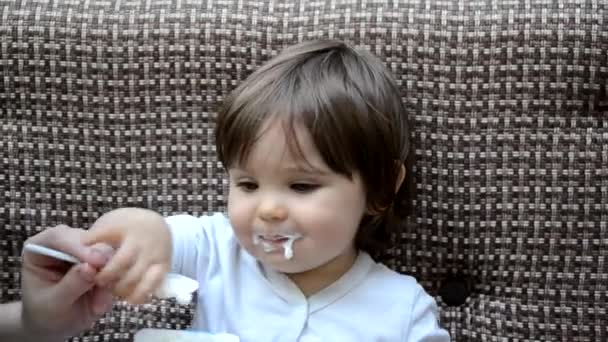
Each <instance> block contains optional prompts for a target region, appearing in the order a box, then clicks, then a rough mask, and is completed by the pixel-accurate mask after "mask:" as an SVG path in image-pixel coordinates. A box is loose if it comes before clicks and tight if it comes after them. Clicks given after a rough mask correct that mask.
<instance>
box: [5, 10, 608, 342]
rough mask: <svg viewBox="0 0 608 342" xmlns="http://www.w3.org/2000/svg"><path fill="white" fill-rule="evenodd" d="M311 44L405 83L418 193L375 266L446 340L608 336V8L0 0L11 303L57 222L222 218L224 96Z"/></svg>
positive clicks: (184, 320) (110, 324)
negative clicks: (330, 44) (152, 215)
mask: <svg viewBox="0 0 608 342" xmlns="http://www.w3.org/2000/svg"><path fill="white" fill-rule="evenodd" d="M309 39H341V40H345V41H348V42H350V43H351V44H354V45H356V46H358V47H360V48H363V49H368V50H370V51H371V52H373V53H374V54H376V55H377V56H378V57H380V58H381V59H382V61H383V62H384V63H385V64H386V65H387V66H388V67H389V68H390V69H391V70H392V71H393V73H394V75H395V78H396V81H397V83H398V85H399V87H400V89H401V91H402V94H403V102H404V104H405V106H406V109H407V111H408V114H409V115H410V120H411V123H412V125H413V127H414V133H413V142H414V145H415V157H416V164H415V165H416V166H415V168H414V174H415V180H416V181H415V183H416V193H417V194H416V200H415V214H414V215H412V216H411V217H410V218H409V219H408V220H406V221H404V222H402V224H400V225H399V226H398V227H395V237H396V242H397V243H396V245H395V246H394V248H393V249H392V250H391V251H388V252H387V257H386V258H385V259H384V260H382V261H383V262H385V263H386V264H387V265H388V266H389V267H391V268H393V269H395V270H397V271H399V272H402V273H406V274H410V275H413V276H415V277H416V278H417V279H418V280H419V282H420V283H421V284H422V285H423V286H424V288H425V289H426V290H427V291H428V292H429V293H430V294H431V295H433V296H434V297H435V298H436V300H437V303H438V305H439V314H440V321H441V325H442V326H443V327H445V328H446V329H447V330H448V331H449V332H450V334H451V336H452V339H453V340H454V341H564V342H566V341H567V342H571V341H589V342H590V341H608V312H607V310H608V305H607V303H608V88H607V86H606V84H607V81H608V2H607V1H605V0H469V1H457V0H349V1H347V0H331V1H330V0H327V1H303V0H282V1H272V0H252V1H248V0H0V118H1V131H0V133H1V134H0V136H1V138H0V168H1V169H0V202H1V205H0V244H1V248H0V283H1V286H0V302H9V301H14V300H18V299H19V298H20V275H19V274H20V272H19V270H20V260H21V259H20V255H21V249H22V246H23V242H24V240H25V239H26V238H27V237H29V236H31V235H33V234H36V233H37V232H40V231H41V230H43V229H46V228H48V227H52V226H54V225H57V224H60V223H63V224H67V225H69V226H72V227H81V228H85V229H86V228H88V227H90V225H91V224H92V222H94V220H95V219H96V218H97V217H99V216H100V215H101V214H102V213H104V212H106V211H108V210H110V209H113V208H116V207H122V206H139V207H146V208H151V209H154V210H157V211H159V212H161V213H163V214H165V215H170V214H176V213H184V212H187V213H191V214H195V215H202V214H206V213H211V212H216V211H223V210H225V208H226V193H227V192H226V185H227V183H226V179H225V174H224V172H223V170H222V167H221V165H220V164H219V163H218V161H217V158H216V153H215V149H214V146H213V137H212V132H213V127H214V117H215V115H216V113H217V110H218V106H219V105H220V104H221V103H222V101H223V100H224V99H225V98H226V95H227V94H229V92H230V91H231V90H232V89H234V88H235V86H236V85H238V84H239V82H240V81H242V80H243V79H244V78H246V77H247V76H248V75H249V74H250V73H251V72H252V71H253V70H255V69H256V68H257V67H258V66H260V65H261V64H262V63H264V62H265V61H266V60H268V59H269V58H271V57H272V56H274V55H276V54H277V53H278V52H279V51H280V50H281V49H282V48H283V47H284V46H287V45H290V44H292V43H295V42H299V41H303V40H309ZM195 306H196V304H195V302H193V303H191V304H189V305H180V304H178V303H177V302H175V301H174V300H171V299H166V300H155V301H153V302H152V303H150V304H146V305H140V306H132V305H129V304H127V303H125V302H116V304H115V305H114V308H113V310H112V311H111V312H110V313H108V314H107V315H106V316H104V317H103V318H102V319H101V320H100V321H99V322H98V323H97V324H96V325H95V326H94V327H93V328H92V329H91V330H90V331H86V332H84V333H83V334H82V335H81V336H77V337H74V338H73V339H72V340H73V341H131V340H132V338H133V334H134V333H135V332H136V331H137V330H139V329H142V328H146V327H156V328H169V329H186V328H188V327H189V325H190V323H191V321H192V315H193V312H194V310H195Z"/></svg>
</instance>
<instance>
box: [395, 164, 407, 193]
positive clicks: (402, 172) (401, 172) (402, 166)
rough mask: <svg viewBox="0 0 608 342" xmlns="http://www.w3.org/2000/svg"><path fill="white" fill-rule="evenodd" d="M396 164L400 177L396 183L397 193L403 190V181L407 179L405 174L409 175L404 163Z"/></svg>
mask: <svg viewBox="0 0 608 342" xmlns="http://www.w3.org/2000/svg"><path fill="white" fill-rule="evenodd" d="M396 164H397V165H398V167H399V175H398V176H397V182H396V183H395V193H397V192H399V189H400V188H401V185H402V184H403V180H404V179H405V174H406V173H407V170H406V169H405V164H404V163H402V162H400V161H396Z"/></svg>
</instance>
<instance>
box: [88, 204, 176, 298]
mask: <svg viewBox="0 0 608 342" xmlns="http://www.w3.org/2000/svg"><path fill="white" fill-rule="evenodd" d="M83 242H84V243H85V244H87V245H92V244H95V243H97V242H105V243H107V244H110V245H111V246H113V247H114V248H115V249H116V253H115V254H114V256H113V257H112V258H111V259H110V260H109V261H108V263H107V264H106V265H105V266H104V267H103V268H102V270H101V271H100V272H99V274H98V275H97V277H96V278H95V281H96V282H97V284H98V285H99V286H106V285H108V284H115V285H114V286H113V293H114V295H116V296H119V297H121V298H124V299H126V300H127V301H128V302H130V303H133V304H140V303H144V302H146V301H147V300H148V298H149V296H150V294H151V293H153V292H154V291H155V290H156V289H157V288H158V287H160V285H161V283H162V281H163V279H164V277H165V275H166V274H167V272H168V271H169V269H170V264H171V248H172V244H171V233H170V231H169V227H168V226H167V224H166V223H165V220H164V218H163V217H162V216H161V215H159V214H157V213H156V212H154V211H151V210H147V209H138V208H121V209H116V210H113V211H110V212H108V213H106V214H104V215H102V216H101V217H100V218H99V219H98V220H97V221H96V222H95V223H94V224H93V226H92V227H91V229H89V230H88V231H87V232H86V233H85V235H84V237H83Z"/></svg>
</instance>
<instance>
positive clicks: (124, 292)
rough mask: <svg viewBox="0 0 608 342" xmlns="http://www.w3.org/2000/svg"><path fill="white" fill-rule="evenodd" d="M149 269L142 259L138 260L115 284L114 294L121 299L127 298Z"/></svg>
mask: <svg viewBox="0 0 608 342" xmlns="http://www.w3.org/2000/svg"><path fill="white" fill-rule="evenodd" d="M149 269H150V264H149V263H148V262H147V261H145V260H143V259H139V260H138V261H137V262H136V263H135V264H134V265H133V267H131V268H130V269H129V270H128V271H127V273H126V274H125V275H124V276H123V277H121V279H120V280H119V281H118V282H117V283H116V286H115V287H114V294H115V295H117V296H119V297H122V298H127V297H129V296H130V295H131V293H133V291H134V290H135V288H136V287H137V285H138V284H139V283H140V282H141V281H142V278H144V275H145V274H146V272H148V270H149Z"/></svg>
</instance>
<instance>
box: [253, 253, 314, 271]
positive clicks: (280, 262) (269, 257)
mask: <svg viewBox="0 0 608 342" xmlns="http://www.w3.org/2000/svg"><path fill="white" fill-rule="evenodd" d="M254 257H255V258H256V259H257V260H258V261H259V262H260V263H262V264H263V265H264V267H267V268H270V269H272V270H274V271H276V272H280V273H287V274H295V273H303V272H306V271H310V270H311V269H313V268H314V267H309V266H308V265H305V264H303V263H302V262H301V258H298V256H297V253H294V256H293V257H292V258H291V259H286V258H285V255H284V252H283V250H277V251H272V252H264V251H263V250H262V249H261V248H256V250H255V254H254Z"/></svg>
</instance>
